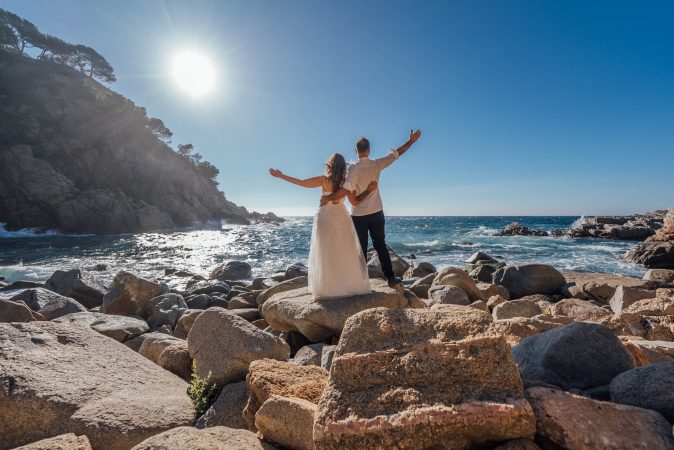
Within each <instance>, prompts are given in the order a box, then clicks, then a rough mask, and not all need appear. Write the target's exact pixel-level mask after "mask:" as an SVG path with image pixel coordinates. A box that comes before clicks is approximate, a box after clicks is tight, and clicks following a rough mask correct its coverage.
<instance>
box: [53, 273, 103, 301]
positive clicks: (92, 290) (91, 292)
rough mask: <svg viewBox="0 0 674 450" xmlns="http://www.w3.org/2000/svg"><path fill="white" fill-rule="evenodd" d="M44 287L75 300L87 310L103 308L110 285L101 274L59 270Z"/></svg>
mask: <svg viewBox="0 0 674 450" xmlns="http://www.w3.org/2000/svg"><path fill="white" fill-rule="evenodd" d="M44 285H45V287H46V288H47V289H49V290H51V291H54V292H56V293H58V294H61V295H63V296H65V297H71V298H74V299H75V300H77V301H78V302H80V303H81V304H82V305H84V306H85V307H87V308H95V307H96V306H101V304H102V303H103V296H104V295H105V294H106V293H107V292H108V290H109V283H108V282H107V280H105V279H103V278H102V277H101V276H100V274H96V273H92V272H88V271H83V270H80V269H73V270H68V271H63V270H57V271H56V272H54V273H53V274H52V276H51V277H50V278H49V279H48V280H47V281H46V282H45V284H44Z"/></svg>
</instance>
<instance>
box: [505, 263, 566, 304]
mask: <svg viewBox="0 0 674 450" xmlns="http://www.w3.org/2000/svg"><path fill="white" fill-rule="evenodd" d="M494 283H496V284H500V285H501V286H505V287H506V288H507V289H508V292H510V297H511V298H514V299H516V298H520V297H524V296H526V295H533V294H545V295H554V294H560V293H561V289H562V286H564V284H565V283H566V280H565V278H564V275H562V274H561V272H560V271H558V270H557V269H555V268H554V267H552V266H548V265H545V264H523V265H520V266H506V267H502V268H500V269H498V270H497V271H496V272H495V273H494Z"/></svg>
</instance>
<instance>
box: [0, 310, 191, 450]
mask: <svg viewBox="0 0 674 450" xmlns="http://www.w3.org/2000/svg"><path fill="white" fill-rule="evenodd" d="M80 314H81V313H80ZM57 320H58V319H57ZM0 373H2V378H3V379H4V380H11V390H10V391H9V395H7V394H8V392H7V391H6V390H4V389H3V390H0V423H2V424H3V427H2V429H1V431H0V448H14V447H16V446H19V445H23V444H28V443H30V442H35V441H37V440H39V439H43V438H47V437H51V436H55V435H59V434H63V433H75V434H77V435H86V436H87V437H88V438H89V440H90V441H91V444H92V447H93V448H96V449H109V450H127V449H129V448H130V447H132V446H134V445H135V444H137V443H138V442H140V441H142V440H143V439H146V438H148V437H150V436H153V435H155V434H157V433H158V432H161V431H162V430H167V429H171V428H174V427H177V426H181V425H186V424H190V423H192V421H193V416H194V409H193V407H192V403H191V401H190V399H189V397H188V396H187V383H185V382H184V381H183V380H181V379H179V378H178V377H176V376H175V375H173V374H171V373H169V372H167V371H165V370H164V369H162V368H161V367H158V366H156V365H155V364H153V363H152V362H151V361H148V360H147V359H145V358H143V357H142V356H140V355H138V354H137V353H135V352H132V351H131V350H129V349H128V348H126V347H125V346H124V345H123V344H120V343H118V342H115V341H113V340H111V339H108V338H107V337H105V336H102V335H100V334H99V333H96V332H94V331H93V330H91V329H90V328H88V327H80V326H73V325H67V324H63V323H56V322H54V321H52V322H33V323H30V324H17V323H13V324H0Z"/></svg>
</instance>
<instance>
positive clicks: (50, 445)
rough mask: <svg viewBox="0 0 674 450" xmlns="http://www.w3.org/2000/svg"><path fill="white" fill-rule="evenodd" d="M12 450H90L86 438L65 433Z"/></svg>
mask: <svg viewBox="0 0 674 450" xmlns="http://www.w3.org/2000/svg"><path fill="white" fill-rule="evenodd" d="M14 450H91V443H90V442H89V439H88V438H87V437H86V436H77V435H75V433H66V434H60V435H58V436H54V437H50V438H46V439H41V440H39V441H37V442H33V443H31V444H27V445H22V446H21V447H17V448H15V449H14Z"/></svg>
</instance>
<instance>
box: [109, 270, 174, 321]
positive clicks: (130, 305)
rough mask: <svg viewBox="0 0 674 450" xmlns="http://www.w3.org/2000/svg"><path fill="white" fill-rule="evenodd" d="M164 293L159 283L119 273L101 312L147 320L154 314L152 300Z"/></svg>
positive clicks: (130, 274)
mask: <svg viewBox="0 0 674 450" xmlns="http://www.w3.org/2000/svg"><path fill="white" fill-rule="evenodd" d="M162 293H164V289H163V288H162V286H160V285H159V284H157V283H154V282H152V281H150V280H146V279H145V278H141V277H139V276H137V275H134V274H132V273H129V272H119V273H118V274H117V275H116V276H115V278H114V280H112V285H111V286H110V291H108V292H107V293H106V294H105V296H104V297H103V304H102V305H101V312H104V313H106V314H119V315H122V316H136V317H142V318H144V319H145V318H147V317H149V315H150V314H151V313H152V308H151V305H150V300H151V299H153V298H155V297H157V296H159V295H161V294H162Z"/></svg>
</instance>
